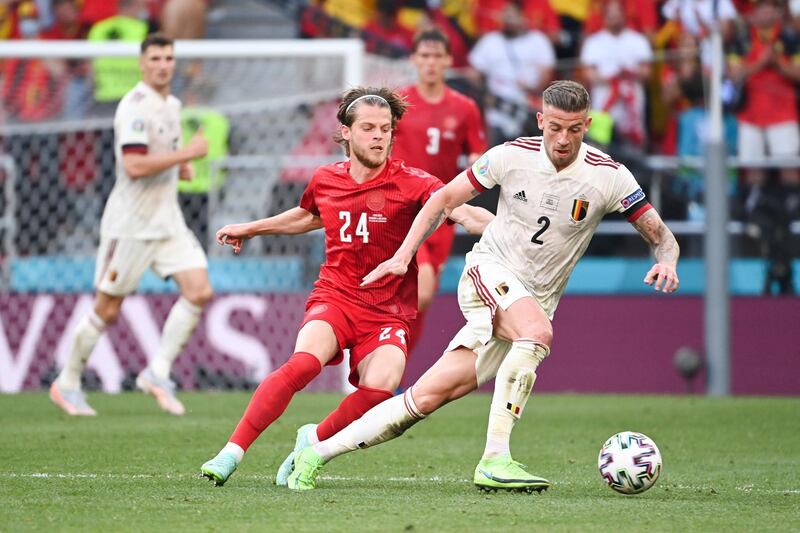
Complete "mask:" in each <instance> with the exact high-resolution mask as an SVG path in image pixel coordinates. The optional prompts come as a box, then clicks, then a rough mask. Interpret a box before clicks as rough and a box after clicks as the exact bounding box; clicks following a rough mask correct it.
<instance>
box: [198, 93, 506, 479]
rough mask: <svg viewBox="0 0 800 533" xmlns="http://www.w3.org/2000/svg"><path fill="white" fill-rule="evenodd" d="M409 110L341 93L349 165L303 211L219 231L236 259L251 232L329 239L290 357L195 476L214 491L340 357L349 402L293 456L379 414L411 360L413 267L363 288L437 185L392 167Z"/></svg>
mask: <svg viewBox="0 0 800 533" xmlns="http://www.w3.org/2000/svg"><path fill="white" fill-rule="evenodd" d="M405 110H406V104H405V101H404V100H403V99H402V98H401V97H400V96H399V95H398V94H396V93H393V92H392V91H390V90H389V89H374V88H363V87H358V88H354V89H351V90H349V91H347V92H346V93H345V95H344V97H343V99H342V102H341V104H340V106H339V110H338V113H337V118H338V119H339V122H340V130H339V133H338V136H337V139H336V140H337V142H339V143H340V144H342V146H344V149H345V153H346V154H347V156H348V157H349V160H347V161H343V162H340V163H334V164H331V165H327V166H323V167H320V168H318V169H317V170H316V172H315V173H314V175H313V177H312V178H311V181H310V183H309V184H308V187H307V188H306V190H305V192H304V193H303V196H302V197H301V199H300V206H299V207H295V208H293V209H290V210H288V211H286V212H284V213H281V214H280V215H276V216H274V217H269V218H265V219H262V220H256V221H253V222H247V223H243V224H231V225H227V226H225V227H223V228H222V229H220V230H219V231H218V232H217V241H218V242H219V243H220V244H229V245H231V246H233V248H234V251H235V252H237V253H238V252H239V250H241V247H242V244H243V242H244V240H246V239H249V238H251V237H254V236H256V235H277V234H284V235H291V234H299V233H306V232H309V231H312V230H316V229H324V230H325V263H324V264H323V265H322V266H321V267H320V273H319V279H318V280H317V282H316V283H315V284H314V290H313V291H312V292H311V295H310V296H309V298H308V301H307V303H306V315H305V317H304V319H303V323H302V325H301V327H300V331H299V333H298V334H297V341H296V344H295V352H294V354H292V356H291V357H290V358H289V360H288V361H287V362H286V363H284V364H283V365H282V366H281V367H280V368H279V369H277V370H276V371H274V372H273V373H272V374H270V375H269V376H267V377H266V378H265V379H264V381H262V382H261V384H260V385H259V386H258V388H257V389H256V391H255V393H254V394H253V398H252V399H251V400H250V404H249V405H248V406H247V409H246V410H245V413H244V415H243V416H242V418H241V420H240V421H239V424H238V425H237V426H236V429H235V430H234V432H233V434H232V435H231V437H230V439H229V441H228V443H227V444H226V445H225V447H224V448H223V449H222V450H221V451H220V452H219V453H218V454H217V455H216V457H214V458H213V459H211V460H210V461H208V462H206V463H205V464H203V465H202V467H201V473H202V474H203V475H204V476H206V477H208V478H209V479H211V480H213V481H214V482H215V483H216V484H217V485H222V484H224V483H225V482H226V481H227V480H228V478H229V477H230V475H231V474H232V473H233V472H234V470H236V468H237V466H238V464H239V462H240V461H241V460H242V458H243V456H244V453H245V451H246V450H247V449H248V448H249V447H250V445H251V444H252V443H253V441H255V440H256V438H258V436H259V435H261V433H262V432H263V431H264V430H265V429H266V428H267V427H268V426H269V425H270V424H272V422H274V421H275V420H276V419H277V418H278V417H279V416H280V415H281V414H282V413H283V411H284V410H285V409H286V407H287V406H288V405H289V402H290V401H291V399H292V397H293V396H294V394H295V393H296V392H298V391H299V390H301V389H303V388H304V387H305V386H306V385H308V383H309V382H311V380H312V379H314V377H316V376H317V375H318V374H319V373H320V372H321V371H322V368H323V367H324V366H325V365H336V364H338V363H340V362H341V361H342V360H343V353H342V352H343V350H345V349H349V350H350V375H349V378H350V383H352V384H353V385H354V386H355V387H357V388H356V390H355V391H354V392H353V393H352V394H350V395H348V396H347V397H346V398H345V399H344V400H343V401H342V403H341V404H340V405H339V407H337V408H336V410H335V411H333V412H332V413H331V414H330V415H328V417H327V418H326V419H325V420H323V421H322V422H320V423H319V425H313V424H307V425H305V426H303V427H301V428H300V429H299V430H298V432H297V440H296V442H295V447H296V448H298V447H306V446H308V445H309V443H313V442H318V441H319V440H321V439H326V438H328V437H330V436H332V435H334V434H335V433H336V432H337V431H339V430H340V429H342V428H344V427H345V426H347V425H348V424H349V423H350V422H352V421H353V420H356V419H358V418H359V417H360V416H361V415H362V414H364V413H365V412H366V411H368V410H369V409H370V408H371V407H373V406H374V405H376V404H378V403H380V402H382V401H383V400H386V399H388V398H391V397H392V391H394V390H395V389H396V388H397V386H398V384H399V383H400V379H401V378H402V376H403V371H404V369H405V364H406V358H407V357H408V349H407V339H408V332H409V324H410V322H411V321H413V320H414V317H415V316H416V314H417V267H416V262H415V261H413V260H412V261H411V262H410V264H409V269H408V270H409V272H408V275H407V276H395V277H392V278H387V280H386V282H385V283H381V284H377V285H374V286H372V287H361V286H360V284H361V279H362V278H363V276H364V275H366V274H367V272H369V271H370V270H371V269H373V268H375V267H376V266H377V265H378V264H380V263H381V262H382V261H385V260H386V259H388V258H389V257H391V255H392V254H393V253H394V252H395V251H396V250H397V248H398V247H399V246H400V243H401V242H402V241H403V238H404V237H405V235H406V233H407V232H408V229H409V228H410V227H411V223H412V222H413V220H414V217H415V216H416V214H417V213H418V212H419V210H420V209H421V208H422V205H423V204H424V203H425V202H427V201H428V199H429V198H430V196H431V194H432V193H434V192H435V191H437V190H439V189H440V188H442V187H443V185H442V182H441V181H439V180H438V179H436V178H435V177H433V176H431V175H430V174H428V173H427V172H424V171H422V170H419V169H416V168H413V167H407V166H406V165H405V164H404V163H403V162H402V161H399V160H393V159H390V158H389V153H390V151H391V149H392V139H393V132H394V128H395V126H396V124H397V121H398V120H400V118H401V117H402V116H403V114H404V113H405ZM464 208H466V209H462V210H460V211H457V212H454V213H453V216H452V217H451V218H452V219H453V220H455V221H457V222H459V223H461V224H464V225H465V226H466V227H467V229H468V230H469V231H471V232H474V233H477V234H479V233H481V232H482V231H483V228H484V227H485V226H486V224H487V223H488V222H489V221H490V220H491V219H492V214H491V213H489V212H488V211H486V210H484V209H480V208H475V207H472V206H464ZM292 459H293V454H290V456H289V457H288V458H287V460H286V461H284V464H283V465H281V468H280V470H279V472H278V475H277V477H276V483H277V484H279V485H285V484H286V479H287V478H288V476H289V473H290V472H291V469H292Z"/></svg>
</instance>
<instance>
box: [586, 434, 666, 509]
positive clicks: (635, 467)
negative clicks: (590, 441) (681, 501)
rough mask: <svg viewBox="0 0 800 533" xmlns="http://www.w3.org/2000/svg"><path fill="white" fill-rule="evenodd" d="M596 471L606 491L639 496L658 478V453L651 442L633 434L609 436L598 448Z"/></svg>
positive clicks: (659, 469)
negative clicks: (597, 469) (598, 470)
mask: <svg viewBox="0 0 800 533" xmlns="http://www.w3.org/2000/svg"><path fill="white" fill-rule="evenodd" d="M597 467H598V468H599V469H600V475H601V476H602V477H603V481H605V482H606V483H607V484H608V486H609V487H611V488H612V489H614V490H615V491H617V492H619V493H620V494H639V493H640V492H644V491H646V490H647V489H649V488H650V487H652V486H653V485H654V484H655V482H656V480H657V479H658V476H659V474H661V452H659V451H658V446H656V443H655V442H653V439H651V438H650V437H648V436H647V435H644V434H642V433H636V432H635V431H623V432H621V433H617V434H616V435H612V436H611V437H610V438H609V439H608V440H607V441H606V442H605V444H603V447H602V448H600V455H599V456H598V458H597Z"/></svg>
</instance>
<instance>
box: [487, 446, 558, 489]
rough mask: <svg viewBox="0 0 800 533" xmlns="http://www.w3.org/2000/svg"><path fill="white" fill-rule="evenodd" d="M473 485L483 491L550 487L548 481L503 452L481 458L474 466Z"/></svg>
mask: <svg viewBox="0 0 800 533" xmlns="http://www.w3.org/2000/svg"><path fill="white" fill-rule="evenodd" d="M472 482H473V483H475V486H476V487H478V489H480V490H484V491H492V492H494V491H497V490H498V489H499V490H507V491H516V492H527V493H531V492H533V491H536V492H542V491H543V490H547V489H548V487H550V482H549V481H547V480H546V479H544V478H541V477H539V476H534V475H533V474H529V473H528V472H526V471H525V465H523V464H521V463H518V462H517V461H515V460H513V459H512V458H511V454H508V453H504V454H500V455H498V456H496V457H492V458H490V459H481V462H480V463H478V466H477V467H476V468H475V477H474V478H473V480H472Z"/></svg>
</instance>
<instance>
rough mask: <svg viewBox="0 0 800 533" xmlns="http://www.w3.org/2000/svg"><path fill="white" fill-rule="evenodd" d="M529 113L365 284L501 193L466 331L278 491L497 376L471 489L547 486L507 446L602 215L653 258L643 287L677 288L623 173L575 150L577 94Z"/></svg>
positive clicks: (662, 235)
mask: <svg viewBox="0 0 800 533" xmlns="http://www.w3.org/2000/svg"><path fill="white" fill-rule="evenodd" d="M543 96H544V106H543V110H542V112H541V113H539V114H538V121H539V127H540V128H541V129H542V131H543V132H544V135H543V137H527V138H519V139H517V140H515V141H511V142H507V143H505V144H503V145H500V146H495V147H494V148H492V149H490V150H489V151H488V152H486V153H485V154H484V155H483V156H482V157H481V158H480V159H478V160H477V161H476V162H475V163H474V164H473V165H472V167H471V168H469V169H467V170H466V171H465V172H462V173H461V174H459V175H458V176H457V177H456V178H455V179H454V180H453V181H451V182H450V183H448V184H447V185H446V186H445V187H444V188H443V189H442V190H441V191H439V192H438V193H437V194H435V195H433V197H432V198H431V200H430V201H429V202H428V203H426V204H425V206H424V207H423V209H422V211H421V212H420V213H419V215H417V217H416V219H415V220H414V224H413V225H412V227H411V229H410V230H409V233H408V235H407V237H406V239H405V240H404V242H403V244H402V245H401V246H400V248H399V249H398V251H397V252H396V253H395V254H394V256H393V257H392V258H391V259H389V260H388V261H386V262H384V263H381V264H380V265H378V266H377V267H376V268H375V270H373V271H372V272H371V273H369V274H368V275H367V276H365V277H364V280H363V282H364V284H369V283H374V282H375V281H377V280H379V279H381V278H383V277H384V276H387V275H395V276H397V275H402V274H404V273H405V272H406V269H407V265H408V264H409V261H410V260H411V258H412V257H413V256H414V252H415V251H416V249H417V248H418V247H419V245H420V244H421V243H422V242H423V241H424V240H425V238H426V237H427V236H428V235H430V234H431V233H432V232H433V231H434V230H435V229H436V228H437V227H438V225H439V224H440V223H441V222H442V220H443V219H444V218H445V216H446V215H447V213H449V212H450V210H452V209H454V208H455V207H457V206H459V205H461V204H463V203H464V202H466V201H467V200H469V199H470V198H472V197H474V196H476V195H478V194H480V193H481V192H483V191H485V190H487V189H490V188H492V187H494V186H495V185H499V186H500V199H499V202H498V206H497V217H496V218H495V219H494V220H493V221H492V222H491V223H490V224H489V226H488V227H487V228H486V230H485V231H484V233H483V236H482V238H481V240H480V241H479V242H478V243H477V244H476V245H475V247H474V248H473V249H472V251H471V252H470V253H469V254H467V258H466V266H465V267H464V273H463V275H462V276H461V280H460V282H459V286H458V300H459V306H460V307H461V310H462V312H463V313H464V317H465V318H466V320H467V324H466V325H465V326H464V327H463V328H462V329H461V331H459V332H458V333H457V334H456V336H455V337H454V338H453V340H452V341H451V342H450V344H449V345H448V346H447V349H446V350H445V353H444V355H442V357H441V358H440V359H439V360H438V361H437V362H436V363H435V364H434V365H433V366H432V367H431V368H430V369H429V370H428V371H427V372H426V373H425V374H424V375H423V376H422V377H421V378H420V379H419V380H418V381H417V382H416V383H415V384H414V385H413V386H412V387H411V388H409V389H408V390H406V392H405V393H404V394H402V395H400V396H396V397H394V398H391V399H389V400H386V401H385V402H383V403H381V404H379V405H377V406H375V407H374V408H372V409H371V410H370V411H368V412H367V413H365V414H364V415H363V416H362V417H361V418H360V419H359V420H357V421H355V422H353V423H352V424H350V425H349V426H348V427H347V428H345V429H343V430H342V431H340V432H339V433H337V434H336V435H334V436H333V437H331V438H330V439H328V440H326V441H323V442H320V443H318V444H315V445H313V446H311V447H308V448H305V449H304V450H302V451H301V452H300V453H299V455H298V456H297V457H296V458H295V468H294V471H293V472H292V474H291V476H290V477H289V487H290V488H292V489H296V490H307V489H313V488H314V487H315V484H316V477H317V475H318V473H319V470H320V468H321V467H322V465H324V464H325V463H326V462H327V461H330V460H331V459H332V458H334V457H336V456H338V455H341V454H343V453H347V452H350V451H353V450H356V449H358V448H366V447H369V446H373V445H375V444H379V443H381V442H384V441H387V440H389V439H393V438H395V437H397V436H399V435H401V434H402V433H403V432H404V431H405V430H406V429H408V428H409V427H411V426H412V425H414V424H415V423H417V422H418V421H420V420H422V419H423V418H425V417H426V416H427V415H429V414H430V413H432V412H433V411H435V410H436V409H438V408H439V407H441V406H442V405H444V404H446V403H447V402H450V401H453V400H455V399H457V398H460V397H462V396H464V395H465V394H467V393H469V392H471V391H473V390H475V389H476V388H478V387H479V386H480V385H482V384H484V383H486V382H487V381H488V380H490V379H491V378H493V377H495V376H496V380H495V389H494V396H493V398H492V404H491V409H490V413H489V427H488V431H487V436H486V448H485V450H484V453H483V457H482V458H481V460H480V462H479V463H478V466H477V468H476V469H475V476H474V483H475V485H477V486H478V488H480V489H484V490H496V489H508V490H522V491H527V492H530V491H534V490H535V491H541V490H544V489H546V488H547V487H549V485H550V483H549V482H548V481H547V480H546V479H544V478H541V477H539V476H536V475H533V474H530V473H528V472H526V471H525V469H524V468H523V466H522V465H521V464H520V463H518V462H516V461H514V460H513V459H512V458H511V452H510V447H509V441H510V438H511V430H512V428H513V427H514V424H515V422H516V421H517V420H518V419H519V418H520V416H521V415H522V411H523V409H524V408H525V403H526V402H527V400H528V397H529V395H530V394H531V390H532V388H533V384H534V382H535V380H536V368H537V367H538V366H539V363H541V362H542V360H543V359H544V358H545V357H547V355H548V354H549V353H550V344H551V342H552V339H553V329H552V326H551V324H550V321H551V319H552V317H553V313H554V312H555V310H556V305H557V304H558V300H559V298H560V297H561V294H562V293H563V292H564V288H565V287H566V285H567V280H568V278H569V275H570V273H571V272H572V269H573V267H574V266H575V263H576V262H577V261H578V259H579V258H580V257H581V255H582V254H583V252H584V251H585V250H586V247H587V246H588V244H589V240H590V239H591V237H592V235H593V234H594V231H595V229H596V228H597V225H598V224H599V223H600V220H601V219H602V218H603V216H604V215H606V214H607V213H611V212H614V211H616V212H620V213H623V214H624V215H625V216H626V217H627V219H628V221H630V223H631V224H633V226H634V227H635V228H636V229H637V230H638V232H639V233H640V234H641V235H642V237H643V238H644V240H645V241H647V242H648V243H649V244H650V246H651V247H652V250H653V253H654V255H655V259H656V263H655V265H654V266H653V267H652V268H651V269H650V271H649V272H647V274H646V275H645V277H644V282H645V283H647V284H649V285H652V286H654V287H655V289H656V290H660V291H663V292H674V291H675V290H677V288H678V275H677V273H676V266H677V262H678V256H679V248H678V243H677V242H676V240H675V237H674V236H673V235H672V232H671V231H670V230H669V229H668V228H667V226H666V225H665V224H664V222H663V221H662V220H661V217H660V216H659V215H658V213H657V212H656V211H655V209H653V208H652V206H651V205H650V204H649V203H648V202H647V200H646V199H645V195H644V193H643V192H642V189H641V188H640V187H639V185H638V184H637V182H636V180H635V179H634V177H633V175H631V173H630V172H629V171H628V169H626V168H625V167H624V166H622V165H620V164H619V163H616V162H615V161H613V160H612V159H611V158H609V157H608V156H607V155H606V154H604V153H602V152H600V151H599V150H596V149H594V148H592V147H590V146H588V145H586V144H584V143H583V136H584V134H585V132H586V130H587V128H588V127H589V124H590V122H591V118H589V117H588V111H589V109H590V102H589V94H588V93H587V92H586V89H585V88H584V87H583V86H582V85H580V84H579V83H575V82H572V81H557V82H553V83H552V84H550V85H549V86H548V88H547V89H546V90H545V91H544V95H543Z"/></svg>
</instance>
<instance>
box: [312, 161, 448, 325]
mask: <svg viewBox="0 0 800 533" xmlns="http://www.w3.org/2000/svg"><path fill="white" fill-rule="evenodd" d="M349 170H350V162H349V161H342V162H339V163H334V164H331V165H326V166H323V167H320V168H318V169H317V171H316V172H315V173H314V176H313V177H312V178H311V182H310V183H309V184H308V187H307V188H306V190H305V192H304V193H303V196H302V197H301V198H300V207H302V208H303V209H305V210H306V211H309V212H310V213H312V214H314V215H317V216H319V217H320V218H321V219H322V224H323V226H324V227H325V262H324V263H323V264H322V266H321V267H320V269H319V279H318V280H317V282H316V283H315V284H314V289H315V291H317V290H323V291H326V292H334V293H337V294H338V295H341V296H343V297H344V299H345V300H346V301H350V302H353V303H356V304H358V303H360V304H363V305H365V306H367V307H369V308H372V309H375V310H378V311H380V312H385V313H388V314H391V315H392V316H395V317H400V318H404V319H407V320H411V319H413V318H414V317H416V314H417V262H416V259H414V260H412V261H411V263H410V264H409V265H408V272H407V273H406V275H405V276H402V277H400V276H386V277H385V278H383V279H381V280H378V281H377V282H376V283H373V284H371V285H368V286H365V287H361V286H360V285H361V279H362V278H363V277H364V276H365V275H367V274H368V273H369V272H371V271H372V270H373V269H374V268H375V267H376V266H378V265H379V264H380V263H382V262H383V261H386V260H387V259H389V258H390V257H392V255H394V253H395V252H396V251H397V249H398V248H399V247H400V244H401V243H402V242H403V239H405V237H406V234H407V233H408V230H409V229H410V228H411V223H412V222H413V221H414V217H416V216H417V213H418V212H419V210H420V209H421V208H422V206H423V205H424V204H425V202H427V201H428V198H430V195H431V194H432V193H433V192H434V191H436V190H438V189H440V188H441V187H442V182H441V181H439V180H438V179H437V178H435V177H433V176H432V175H430V174H428V173H427V172H425V171H423V170H420V169H418V168H413V167H408V166H406V165H405V164H404V163H403V162H402V161H399V160H393V159H389V160H387V163H386V166H385V168H384V169H383V171H382V172H381V173H380V174H379V175H378V176H376V177H374V178H373V179H371V180H369V181H367V182H365V183H360V184H359V183H356V182H355V181H354V180H353V178H352V177H351V176H350V173H349Z"/></svg>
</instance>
